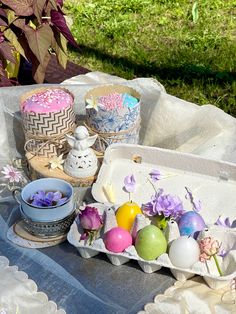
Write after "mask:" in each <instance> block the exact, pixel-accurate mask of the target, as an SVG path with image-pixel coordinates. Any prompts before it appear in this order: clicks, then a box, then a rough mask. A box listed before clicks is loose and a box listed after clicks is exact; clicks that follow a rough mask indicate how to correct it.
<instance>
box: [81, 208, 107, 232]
mask: <svg viewBox="0 0 236 314" xmlns="http://www.w3.org/2000/svg"><path fill="white" fill-rule="evenodd" d="M79 221H80V224H81V227H82V228H83V229H85V230H98V229H100V228H101V226H102V224H103V220H102V217H101V216H100V215H99V213H98V210H97V208H96V207H90V206H86V207H85V209H84V210H82V211H81V212H80V214H79Z"/></svg>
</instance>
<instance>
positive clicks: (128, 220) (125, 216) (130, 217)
mask: <svg viewBox="0 0 236 314" xmlns="http://www.w3.org/2000/svg"><path fill="white" fill-rule="evenodd" d="M137 214H142V211H141V208H140V207H139V206H138V204H136V203H134V202H132V201H131V202H127V203H124V204H123V205H122V206H120V207H119V208H118V209H117V211H116V220H117V225H118V226H119V227H121V228H124V229H126V230H128V231H130V229H131V228H132V225H133V222H134V220H135V218H136V215H137Z"/></svg>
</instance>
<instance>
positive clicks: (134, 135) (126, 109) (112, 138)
mask: <svg viewBox="0 0 236 314" xmlns="http://www.w3.org/2000/svg"><path fill="white" fill-rule="evenodd" d="M85 106H86V124H87V126H88V129H89V130H90V131H91V133H96V134H98V140H97V141H96V143H95V145H94V149H95V150H97V151H99V152H104V150H105V149H106V148H107V146H108V145H110V144H112V143H130V144H138V142H139V129H140V94H139V93H138V92H137V91H136V90H134V89H133V88H131V87H128V86H123V85H104V86H99V87H96V88H94V89H92V90H90V91H89V92H88V93H87V94H86V96H85Z"/></svg>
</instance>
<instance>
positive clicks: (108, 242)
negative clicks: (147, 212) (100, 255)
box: [103, 227, 132, 253]
mask: <svg viewBox="0 0 236 314" xmlns="http://www.w3.org/2000/svg"><path fill="white" fill-rule="evenodd" d="M103 241H104V244H105V247H106V248H107V250H108V251H111V252H114V253H120V252H123V251H124V250H125V249H126V248H127V247H129V246H130V245H132V237H131V235H130V233H129V232H128V231H127V230H125V229H123V228H120V227H115V228H112V229H111V230H109V231H107V232H106V233H105V235H104V239H103Z"/></svg>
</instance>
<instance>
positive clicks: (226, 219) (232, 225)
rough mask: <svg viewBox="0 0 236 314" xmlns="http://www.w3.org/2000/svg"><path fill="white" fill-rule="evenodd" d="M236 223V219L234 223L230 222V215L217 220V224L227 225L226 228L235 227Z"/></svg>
mask: <svg viewBox="0 0 236 314" xmlns="http://www.w3.org/2000/svg"><path fill="white" fill-rule="evenodd" d="M235 224H236V220H234V221H233V222H232V223H230V220H229V217H227V218H225V220H224V219H222V218H221V216H219V218H218V219H217V220H216V222H215V225H217V226H221V227H226V228H234V227H235Z"/></svg>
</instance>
